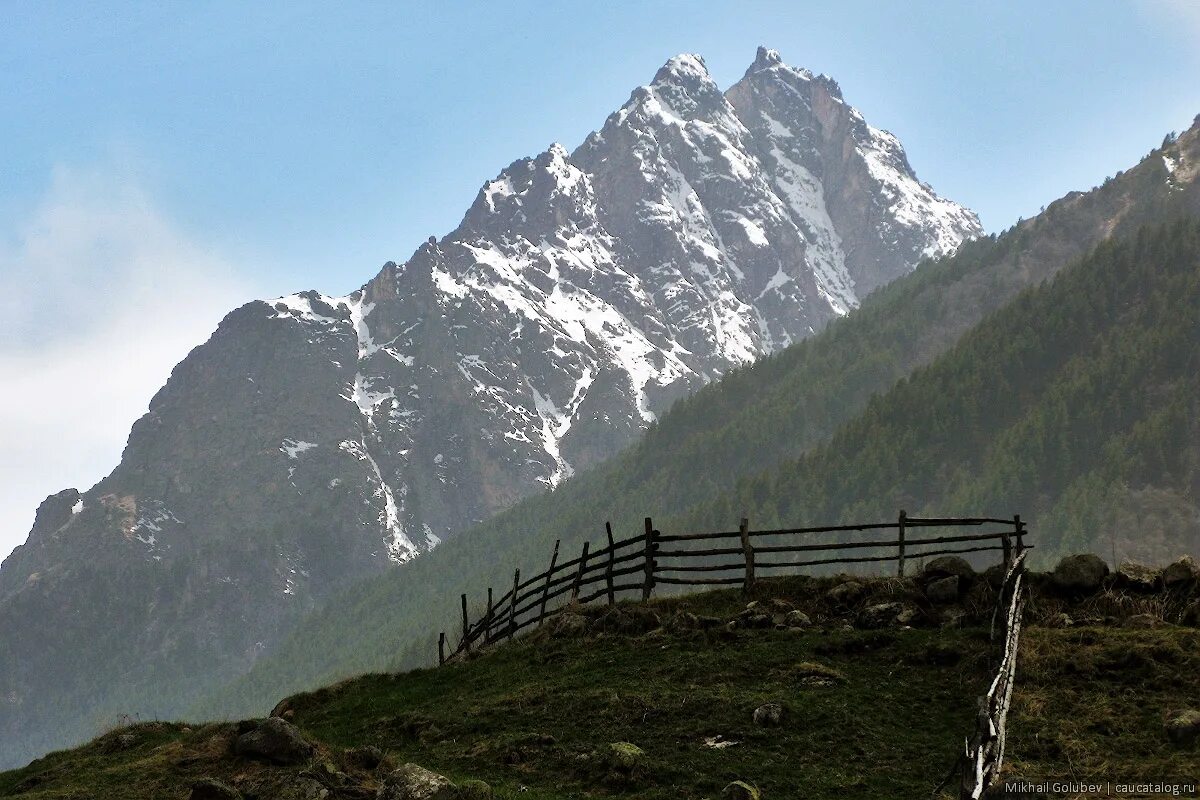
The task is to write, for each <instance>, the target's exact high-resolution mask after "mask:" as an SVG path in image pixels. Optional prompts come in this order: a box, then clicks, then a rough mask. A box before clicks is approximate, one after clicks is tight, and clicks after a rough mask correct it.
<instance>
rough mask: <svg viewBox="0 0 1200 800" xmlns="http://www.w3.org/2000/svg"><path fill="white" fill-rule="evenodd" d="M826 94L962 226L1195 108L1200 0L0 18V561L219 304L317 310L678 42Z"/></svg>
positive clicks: (573, 136) (218, 311)
mask: <svg viewBox="0 0 1200 800" xmlns="http://www.w3.org/2000/svg"><path fill="white" fill-rule="evenodd" d="M759 44H765V45H767V46H770V47H774V48H776V49H778V50H779V51H780V52H781V53H782V55H783V58H784V60H785V61H787V62H788V63H790V64H792V65H795V66H804V67H807V68H809V69H811V70H813V71H814V72H825V73H827V74H830V75H832V76H833V77H834V78H836V79H837V80H838V81H839V82H840V83H841V86H842V89H843V92H844V94H845V96H846V98H847V100H848V101H849V102H851V103H852V104H854V105H855V106H857V107H858V108H859V109H860V110H861V111H862V112H863V114H864V115H865V116H866V118H867V119H868V120H869V121H870V122H871V123H872V124H874V125H875V126H877V127H882V128H887V129H889V130H891V131H892V132H893V133H895V134H896V135H897V136H899V138H900V139H901V141H902V142H903V143H904V145H905V147H906V148H907V151H908V154H909V158H910V161H911V163H912V164H913V166H914V167H915V169H916V170H917V173H918V175H919V176H920V177H921V178H922V179H924V180H926V181H928V182H929V183H931V184H932V185H933V186H934V187H935V188H936V189H937V190H938V191H939V192H940V193H942V194H943V195H945V196H947V197H950V198H952V199H954V200H957V201H959V202H961V203H964V204H966V205H968V206H970V207H971V208H973V209H975V210H976V211H978V212H979V213H980V215H981V216H982V218H983V221H984V224H985V226H986V227H987V228H988V229H989V230H999V229H1002V228H1004V227H1007V226H1008V225H1010V224H1011V223H1012V222H1013V221H1015V220H1016V218H1017V217H1018V216H1030V215H1032V214H1034V213H1036V212H1037V210H1038V208H1039V207H1040V206H1042V205H1043V204H1045V203H1047V202H1049V201H1050V200H1052V199H1054V198H1056V197H1058V196H1060V195H1062V194H1064V193H1065V192H1067V191H1069V190H1072V189H1086V188H1088V187H1090V186H1093V185H1095V184H1098V183H1100V182H1101V181H1102V180H1103V179H1104V177H1105V176H1107V175H1109V174H1112V173H1114V172H1116V171H1117V170H1119V169H1122V168H1125V167H1127V166H1129V165H1131V164H1132V163H1134V162H1135V161H1136V160H1137V159H1138V158H1139V157H1140V156H1142V155H1143V154H1144V153H1146V152H1147V151H1148V150H1149V149H1150V148H1152V147H1154V146H1155V145H1157V144H1158V143H1159V142H1160V141H1161V140H1162V137H1163V135H1164V134H1165V133H1167V132H1168V131H1170V130H1173V129H1182V128H1184V127H1186V126H1187V125H1189V124H1190V122H1191V120H1192V118H1193V116H1194V115H1196V114H1197V113H1200V81H1197V80H1196V76H1197V75H1200V0H1146V1H1145V2H1132V1H1131V2H1114V1H1113V0H1086V1H1085V2H1067V1H1066V0H1055V1H1054V2H1046V0H1038V1H1037V2H1021V1H1019V0H999V1H997V2H989V3H978V4H968V3H966V2H963V1H961V0H955V1H954V2H932V1H928V2H921V1H920V0H916V1H915V2H911V1H910V2H903V3H901V2H895V3H885V2H883V1H882V0H878V2H845V0H838V1H837V2H827V3H806V2H721V3H717V2H700V0H691V1H690V2H638V3H633V2H629V3H587V4H584V3H575V2H557V1H556V2H544V3H530V2H499V1H498V2H471V3H466V2H460V3H454V2H437V3H433V2H431V3H423V4H413V3H397V2H388V3H382V2H381V3H339V4H333V3H326V4H316V3H301V2H287V3H284V2H274V3H267V2H259V3H244V2H189V3H182V2H161V3H149V2H140V3H128V4H125V3H69V2H52V3H42V2H34V1H33V0H28V1H27V2H17V1H16V0H9V2H5V3H3V4H0V316H3V318H4V320H5V324H6V328H5V330H6V335H5V336H4V337H2V338H0V383H2V384H4V385H5V386H6V387H7V391H5V392H2V393H0V556H2V555H3V554H5V553H6V552H7V551H8V550H9V549H10V548H11V547H12V546H14V545H15V544H16V543H17V542H19V541H22V540H23V539H24V537H25V534H26V533H27V532H28V528H29V524H30V523H31V522H32V518H33V509H34V507H36V504H37V503H38V502H39V501H40V500H41V498H42V497H44V496H45V495H46V494H48V493H50V492H53V491H57V490H59V489H61V488H63V487H65V486H71V485H74V486H78V487H79V488H81V489H83V488H86V487H87V486H90V485H91V483H93V482H95V481H96V480H98V479H99V478H100V477H101V476H102V475H103V474H105V473H106V472H107V471H108V470H109V469H111V467H112V466H113V465H114V464H115V463H116V460H117V458H118V457H119V453H120V449H121V446H122V445H123V443H124V438H125V434H126V432H127V431H128V428H129V424H130V423H131V422H132V421H133V419H135V418H136V417H137V416H138V415H139V414H140V413H142V412H143V411H144V409H145V407H146V403H147V401H148V400H149V397H150V395H151V394H152V393H153V391H154V390H155V389H156V388H157V387H158V386H159V385H161V383H162V382H163V380H164V379H165V377H166V375H167V374H168V372H169V370H170V367H171V365H173V364H174V363H175V362H177V361H178V360H179V359H180V358H182V356H183V355H184V354H186V352H187V350H188V349H189V348H190V347H192V346H194V345H196V344H198V343H200V342H201V341H203V340H204V338H206V336H207V334H208V332H209V331H211V329H212V327H213V326H214V325H215V323H216V322H217V320H219V318H220V316H221V315H222V314H223V313H224V312H225V311H228V310H229V309H230V308H232V307H233V306H234V305H237V304H240V303H241V302H244V301H245V300H247V299H250V298H253V297H267V296H274V295H278V294H283V293H287V292H292V291H297V290H301V289H305V288H310V287H311V288H317V289H320V290H322V291H324V292H327V293H335V294H342V293H346V292H349V291H351V290H353V289H354V288H357V287H358V286H359V285H360V284H362V283H363V282H364V281H365V280H367V279H368V278H369V277H371V276H372V275H373V274H374V273H375V271H376V270H377V269H378V267H379V265H380V264H382V263H383V262H384V261H386V260H396V261H402V260H404V259H405V258H407V257H408V256H409V255H410V254H411V252H412V251H413V249H414V248H415V247H416V246H417V244H418V243H420V242H421V241H423V240H424V239H426V238H427V237H428V236H430V235H442V234H444V233H446V232H448V231H449V230H451V229H452V228H453V227H454V226H455V225H456V224H457V223H458V221H459V220H460V218H461V216H462V214H463V212H464V211H465V210H466V208H467V206H468V204H469V203H470V202H471V200H472V199H473V198H474V196H475V193H476V191H477V190H478V188H479V186H480V185H481V184H482V183H483V182H484V181H485V180H487V179H488V178H490V177H492V176H493V175H495V173H496V172H497V171H498V170H500V169H501V168H502V167H504V166H505V165H507V164H508V163H510V162H511V161H512V160H514V159H516V158H519V157H521V156H526V155H531V154H534V153H537V152H539V151H541V150H543V149H545V148H546V147H547V146H548V145H549V144H550V143H551V142H554V141H560V142H563V143H564V144H566V145H567V146H568V147H574V146H575V145H576V144H577V143H578V142H580V141H581V140H582V139H583V137H584V136H585V135H586V134H587V133H588V132H589V131H591V130H593V129H595V128H598V127H599V126H600V125H601V124H602V123H603V121H604V118H605V116H606V115H607V114H608V113H609V112H611V111H613V110H615V109H616V108H617V107H618V106H620V105H621V104H622V103H623V102H624V101H625V100H626V99H627V98H628V96H629V93H630V91H631V90H632V89H633V88H634V87H635V86H637V85H638V84H640V83H645V82H647V81H648V80H649V79H650V78H651V77H652V76H653V74H654V72H655V71H656V70H657V68H658V67H659V66H660V65H661V64H662V63H663V62H664V61H665V60H666V59H667V58H669V57H670V56H672V55H674V54H676V53H679V52H697V53H701V54H702V55H703V56H704V57H705V60H706V61H707V63H708V65H709V69H710V71H711V72H712V73H713V75H714V77H715V78H716V80H717V81H718V82H719V83H720V84H721V85H722V86H728V85H729V84H731V83H733V82H734V81H736V80H737V79H738V78H739V77H740V76H741V74H742V72H743V71H744V70H745V68H746V67H747V66H748V65H749V64H750V62H751V61H752V60H753V58H754V51H755V48H756V46H757V45H759Z"/></svg>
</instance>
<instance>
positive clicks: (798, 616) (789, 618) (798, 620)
mask: <svg viewBox="0 0 1200 800" xmlns="http://www.w3.org/2000/svg"><path fill="white" fill-rule="evenodd" d="M783 624H784V625H785V626H787V627H789V628H808V627H811V626H812V620H811V619H809V618H808V614H805V613H804V612H803V611H799V610H793V611H789V612H787V613H786V614H784V615H783Z"/></svg>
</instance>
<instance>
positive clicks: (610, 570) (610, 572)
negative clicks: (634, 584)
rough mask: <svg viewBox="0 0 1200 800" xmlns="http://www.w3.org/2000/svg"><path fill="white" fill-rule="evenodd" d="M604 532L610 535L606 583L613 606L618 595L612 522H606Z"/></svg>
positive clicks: (605, 570)
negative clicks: (615, 585) (615, 586)
mask: <svg viewBox="0 0 1200 800" xmlns="http://www.w3.org/2000/svg"><path fill="white" fill-rule="evenodd" d="M604 532H605V533H606V534H607V535H608V566H607V567H605V568H604V583H605V585H606V586H607V587H608V604H609V605H610V606H611V605H614V604H615V603H616V602H617V595H616V593H615V592H614V591H613V562H614V561H615V560H616V558H617V550H616V547H614V546H613V535H612V523H611V522H605V523H604Z"/></svg>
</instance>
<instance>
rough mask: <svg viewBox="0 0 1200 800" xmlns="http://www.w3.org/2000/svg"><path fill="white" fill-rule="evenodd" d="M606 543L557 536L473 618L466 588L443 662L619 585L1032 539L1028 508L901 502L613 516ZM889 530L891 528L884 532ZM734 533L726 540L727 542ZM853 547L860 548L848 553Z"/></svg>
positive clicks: (732, 582) (749, 582) (739, 577)
mask: <svg viewBox="0 0 1200 800" xmlns="http://www.w3.org/2000/svg"><path fill="white" fill-rule="evenodd" d="M946 528H958V529H969V531H970V532H965V533H964V532H957V533H952V534H951V535H941V536H935V535H932V533H927V532H926V531H927V530H928V529H946ZM605 533H606V534H607V545H606V546H604V547H602V548H599V549H597V550H592V549H591V543H590V542H584V544H583V549H582V552H580V554H579V556H578V557H576V558H573V559H570V560H567V561H560V560H559V544H560V542H555V543H554V550H553V552H552V554H551V556H550V566H549V568H548V569H546V570H545V571H544V572H540V573H538V574H537V575H534V576H532V577H528V578H525V579H524V580H522V578H521V570H520V569H517V570H515V571H514V572H513V582H512V588H510V589H508V591H506V592H505V593H504V594H503V595H500V596H499V597H495V596H494V593H493V590H492V588H491V587H489V588H488V590H487V600H486V605H484V607H483V608H484V611H483V612H482V614H480V615H479V618H478V619H476V620H475V621H474V622H472V621H471V620H470V615H469V612H470V607H469V604H468V599H467V595H465V594H464V595H462V597H461V602H462V631H461V634H460V636H459V640H458V644H457V645H456V646H455V647H454V650H453V651H452V652H450V653H447V652H446V651H447V644H448V642H447V637H446V633H445V632H443V633H442V634H441V635H440V637H439V638H438V663H439V664H442V663H445V662H446V660H447V659H448V658H451V657H453V656H456V655H458V654H460V653H465V652H470V651H471V649H472V648H473V647H480V646H486V645H488V644H491V643H493V642H496V641H498V640H500V639H505V638H512V637H513V636H515V635H516V634H517V633H518V632H519V631H521V630H522V629H524V628H527V627H529V626H531V625H541V624H542V623H543V622H544V621H545V619H546V616H547V614H548V613H550V612H551V611H553V610H554V609H555V608H557V606H558V605H562V604H565V603H567V602H574V603H590V602H593V601H595V600H599V599H601V598H604V599H605V600H606V602H607V603H608V604H609V605H612V604H613V603H615V602H616V600H617V595H619V594H621V593H625V592H640V595H641V598H642V599H648V598H649V597H650V595H651V593H652V592H653V591H654V588H655V587H656V586H658V585H669V586H736V585H740V586H741V587H742V588H743V590H745V591H746V592H747V593H749V592H751V591H752V590H753V589H754V583H755V580H756V579H757V578H758V577H759V576H760V575H761V574H763V573H767V574H781V571H785V572H786V571H794V570H798V569H804V568H811V567H819V568H825V567H831V566H835V565H843V564H885V563H888V562H892V563H894V564H895V568H896V574H897V575H900V576H903V575H904V571H905V565H906V562H907V561H909V560H912V559H917V558H929V557H932V556H941V555H961V554H965V553H980V552H987V551H997V552H1001V553H1002V554H1003V558H1004V563H1005V565H1006V566H1008V565H1010V564H1011V563H1013V551H1014V549H1015V550H1016V551H1017V552H1022V551H1023V550H1024V549H1025V545H1024V542H1023V538H1022V537H1023V536H1024V533H1025V528H1024V523H1022V522H1021V517H1020V516H1019V515H1018V516H1015V517H1013V518H1011V519H997V518H990V517H972V518H963V519H952V518H916V517H909V516H907V515H906V514H905V513H904V512H903V511H901V512H900V515H899V517H898V518H897V519H896V520H895V521H891V522H880V523H869V524H862V525H831V526H823V527H809V528H781V529H775V530H758V531H755V530H750V524H749V521H748V520H745V519H743V520H742V521H741V525H740V526H739V527H738V529H737V530H735V531H717V532H712V533H678V534H664V533H662V532H661V531H658V530H656V529H655V528H654V523H653V521H652V520H651V519H650V517H646V520H645V526H644V530H643V531H642V533H640V534H639V535H637V536H633V537H630V538H628V539H623V540H621V541H614V539H613V532H612V526H611V525H609V524H607V523H606V524H605ZM885 536H886V537H887V538H884V537H885ZM723 542H729V543H730V544H729V545H728V546H713V544H714V543H716V544H718V545H721V544H722V543H723ZM848 551H853V552H855V553H858V554H859V555H849V554H848Z"/></svg>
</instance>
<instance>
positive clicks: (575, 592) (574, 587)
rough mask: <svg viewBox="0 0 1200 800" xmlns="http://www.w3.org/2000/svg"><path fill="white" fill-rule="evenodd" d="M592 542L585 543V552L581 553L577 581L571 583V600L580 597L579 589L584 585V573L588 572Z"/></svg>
mask: <svg viewBox="0 0 1200 800" xmlns="http://www.w3.org/2000/svg"><path fill="white" fill-rule="evenodd" d="M591 546H592V543H591V542H584V543H583V552H582V553H580V554H579V567H578V568H577V569H576V570H575V582H574V583H572V584H571V602H572V603H574V602H575V601H576V600H578V599H579V589H580V587H581V586H583V573H585V572H587V559H588V549H589V548H590V547H591Z"/></svg>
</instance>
